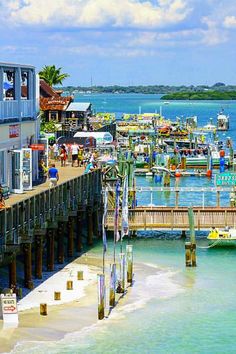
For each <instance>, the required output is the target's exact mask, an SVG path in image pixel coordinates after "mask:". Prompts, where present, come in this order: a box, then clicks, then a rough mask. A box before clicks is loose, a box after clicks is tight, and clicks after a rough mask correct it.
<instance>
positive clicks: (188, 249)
mask: <svg viewBox="0 0 236 354" xmlns="http://www.w3.org/2000/svg"><path fill="white" fill-rule="evenodd" d="M185 264H186V267H191V266H192V260H191V242H185Z"/></svg>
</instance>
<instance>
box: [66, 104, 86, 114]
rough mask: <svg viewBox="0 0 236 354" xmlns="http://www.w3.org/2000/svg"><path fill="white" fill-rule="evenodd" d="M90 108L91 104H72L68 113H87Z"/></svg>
mask: <svg viewBox="0 0 236 354" xmlns="http://www.w3.org/2000/svg"><path fill="white" fill-rule="evenodd" d="M90 106H91V103H90V102H72V103H71V104H70V105H69V107H68V108H67V109H66V110H67V112H72V111H75V112H86V111H87V110H88V109H89V108H90Z"/></svg>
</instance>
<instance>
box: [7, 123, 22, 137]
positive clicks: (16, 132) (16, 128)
mask: <svg viewBox="0 0 236 354" xmlns="http://www.w3.org/2000/svg"><path fill="white" fill-rule="evenodd" d="M19 136H20V124H14V125H9V138H10V139H12V138H19Z"/></svg>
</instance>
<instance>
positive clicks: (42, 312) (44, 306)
mask: <svg viewBox="0 0 236 354" xmlns="http://www.w3.org/2000/svg"><path fill="white" fill-rule="evenodd" d="M47 314H48V305H47V304H40V315H41V316H47Z"/></svg>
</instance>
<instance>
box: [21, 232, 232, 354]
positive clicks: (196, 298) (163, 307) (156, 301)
mask: <svg viewBox="0 0 236 354" xmlns="http://www.w3.org/2000/svg"><path fill="white" fill-rule="evenodd" d="M205 242H206V241H205V240H199V242H198V243H199V244H200V245H205V244H206V243H205ZM133 244H134V258H135V267H134V273H135V277H134V278H135V282H134V285H133V287H132V288H130V289H129V291H128V294H127V295H126V297H125V299H123V300H121V301H120V304H119V305H118V306H117V307H116V308H115V309H114V310H113V311H112V313H111V315H110V317H109V318H108V319H105V320H104V321H100V322H99V323H97V324H95V325H94V326H92V327H90V328H87V329H85V330H84V331H82V332H81V333H79V332H78V333H71V334H70V335H68V336H67V337H66V338H64V339H63V340H62V341H60V342H43V343H41V342H40V343H39V342H38V343H31V346H30V351H29V347H28V348H27V346H25V345H24V346H23V347H18V351H17V353H29V352H30V353H45V352H48V353H67V354H74V353H163V354H164V353H176V354H178V353H223V352H224V353H234V352H235V348H236V345H235V338H234V332H235V329H236V316H235V311H236V302H235V293H236V282H235V281H233V279H235V276H236V257H235V255H236V248H228V249H208V250H202V249H200V250H198V252H197V256H198V257H197V262H198V266H197V268H192V269H191V268H185V265H184V242H183V241H181V240H160V239H158V238H157V237H153V238H147V239H145V238H139V237H138V238H137V239H136V240H135V241H134V242H133ZM109 249H110V251H111V245H109ZM91 253H92V254H93V255H99V254H100V253H101V245H97V246H96V247H95V248H94V249H93V250H92V251H91ZM78 321H79V319H78Z"/></svg>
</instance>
